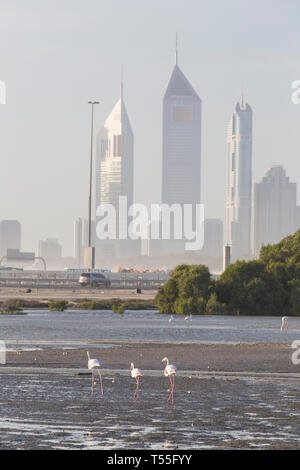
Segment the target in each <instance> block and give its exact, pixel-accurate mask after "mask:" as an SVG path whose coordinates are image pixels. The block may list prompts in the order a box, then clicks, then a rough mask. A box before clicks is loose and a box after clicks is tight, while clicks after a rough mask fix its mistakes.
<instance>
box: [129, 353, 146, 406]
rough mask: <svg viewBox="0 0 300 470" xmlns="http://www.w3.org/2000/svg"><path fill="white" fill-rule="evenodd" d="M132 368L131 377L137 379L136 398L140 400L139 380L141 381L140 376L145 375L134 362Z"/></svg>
mask: <svg viewBox="0 0 300 470" xmlns="http://www.w3.org/2000/svg"><path fill="white" fill-rule="evenodd" d="M130 369H131V377H132V378H133V379H135V381H136V389H135V392H134V398H135V399H136V400H138V399H139V382H140V377H142V376H143V373H142V371H141V369H138V368H137V367H134V364H133V362H132V363H131V364H130Z"/></svg>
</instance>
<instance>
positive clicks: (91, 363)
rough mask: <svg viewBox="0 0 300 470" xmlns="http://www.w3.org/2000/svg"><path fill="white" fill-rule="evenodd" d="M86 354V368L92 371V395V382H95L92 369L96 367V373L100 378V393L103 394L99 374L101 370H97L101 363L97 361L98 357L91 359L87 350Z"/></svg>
mask: <svg viewBox="0 0 300 470" xmlns="http://www.w3.org/2000/svg"><path fill="white" fill-rule="evenodd" d="M87 356H88V359H89V360H88V369H89V370H91V371H92V395H93V394H94V383H96V381H95V380H94V369H96V370H97V372H98V374H99V378H100V389H101V395H102V396H103V385H102V375H101V372H100V370H99V369H100V367H101V364H100V362H99V361H98V359H91V358H90V353H89V352H87Z"/></svg>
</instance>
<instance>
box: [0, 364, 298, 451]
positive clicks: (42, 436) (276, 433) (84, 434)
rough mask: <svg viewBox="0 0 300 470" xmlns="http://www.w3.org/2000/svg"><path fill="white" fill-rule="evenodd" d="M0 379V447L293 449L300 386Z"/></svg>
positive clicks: (114, 377)
mask: <svg viewBox="0 0 300 470" xmlns="http://www.w3.org/2000/svg"><path fill="white" fill-rule="evenodd" d="M140 383H141V393H140V399H139V401H135V400H134V398H133V393H134V390H135V381H134V380H133V379H132V378H131V377H130V374H129V373H128V375H125V376H123V375H119V374H116V373H110V374H105V375H104V377H103V387H104V396H103V397H101V395H100V393H99V383H96V385H95V389H94V390H95V392H94V396H91V389H90V385H91V380H90V377H89V376H68V375H65V376H64V375H60V374H46V375H40V374H32V375H31V374H29V375H28V374H26V375H22V374H0V402H1V409H0V433H1V442H0V448H1V449H12V448H13V449H34V450H35V449H100V450H101V449H110V450H111V449H165V450H168V449H170V450H171V449H180V450H183V449H299V447H300V439H299V433H300V421H299V416H300V394H299V380H298V381H295V380H289V381H286V380H273V379H272V380H267V379H259V380H257V379H255V380H253V379H249V378H226V379H214V378H201V379H200V378H188V377H180V376H178V377H176V379H175V394H174V395H175V404H174V406H172V405H169V404H168V403H167V398H168V395H169V381H168V379H167V378H166V377H163V376H159V377H153V376H152V377H150V376H146V375H145V376H144V377H142V378H141V381H140Z"/></svg>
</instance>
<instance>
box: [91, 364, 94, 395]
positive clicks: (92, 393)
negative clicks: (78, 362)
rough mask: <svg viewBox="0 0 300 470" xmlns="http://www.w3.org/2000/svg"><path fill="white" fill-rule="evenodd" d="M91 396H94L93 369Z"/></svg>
mask: <svg viewBox="0 0 300 470" xmlns="http://www.w3.org/2000/svg"><path fill="white" fill-rule="evenodd" d="M91 395H92V396H93V395H94V372H93V369H92V393H91Z"/></svg>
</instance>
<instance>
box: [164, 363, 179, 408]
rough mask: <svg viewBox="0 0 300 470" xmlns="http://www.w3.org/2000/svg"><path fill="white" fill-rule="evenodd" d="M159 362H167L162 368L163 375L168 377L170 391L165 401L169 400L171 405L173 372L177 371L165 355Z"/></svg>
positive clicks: (173, 385) (172, 401)
mask: <svg viewBox="0 0 300 470" xmlns="http://www.w3.org/2000/svg"><path fill="white" fill-rule="evenodd" d="M161 362H166V363H167V365H166V367H165V369H164V376H165V377H170V386H171V392H170V395H169V398H168V400H167V402H169V401H170V400H171V402H170V403H171V405H174V388H175V374H176V372H177V368H176V366H174V365H173V364H170V363H169V359H168V358H167V357H164V358H163V359H162V360H161Z"/></svg>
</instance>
